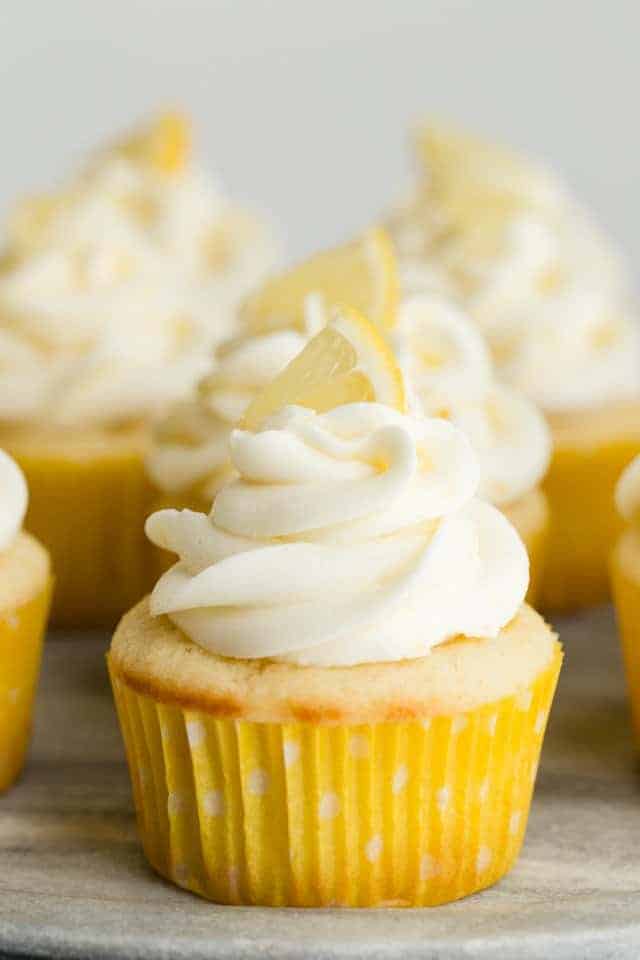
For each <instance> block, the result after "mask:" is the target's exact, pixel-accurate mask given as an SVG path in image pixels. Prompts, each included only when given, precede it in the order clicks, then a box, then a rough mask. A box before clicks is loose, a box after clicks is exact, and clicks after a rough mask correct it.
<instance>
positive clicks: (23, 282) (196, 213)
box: [0, 115, 272, 626]
mask: <svg viewBox="0 0 640 960" xmlns="http://www.w3.org/2000/svg"><path fill="white" fill-rule="evenodd" d="M271 260H272V243H271V239H270V237H269V236H268V234H267V231H266V230H265V229H264V228H263V227H262V226H261V225H259V224H258V223H256V222H255V221H253V220H252V219H251V218H249V217H247V216H246V214H244V213H242V212H241V211H238V210H237V209H236V208H235V207H233V206H232V205H231V204H230V203H229V202H228V201H227V200H226V198H225V197H224V196H223V195H222V194H221V192H220V191H219V190H218V188H217V187H216V186H215V185H214V184H213V183H211V182H210V180H209V179H208V178H207V177H206V176H205V175H204V173H203V172H202V171H200V170H199V169H198V168H197V167H195V166H194V165H192V164H191V162H190V157H189V130H188V126H187V124H186V122H185V121H184V120H183V119H182V118H181V117H179V116H175V115H165V116H163V117H160V118H159V119H158V120H157V121H156V122H154V123H153V124H151V125H150V127H149V129H147V130H144V131H142V132H140V133H137V134H134V135H133V136H131V137H130V138H128V139H126V140H123V141H121V142H118V143H116V144H114V145H112V146H110V147H108V148H106V149H104V150H102V151H101V152H100V153H99V154H98V155H96V156H95V157H93V158H92V159H91V161H90V162H89V163H88V164H87V165H86V166H85V167H84V168H83V169H82V170H81V171H80V172H79V173H78V174H77V176H76V177H75V178H74V179H73V180H71V181H70V182H69V183H67V184H65V185H64V186H62V187H61V188H60V189H59V190H58V191H57V192H56V193H55V194H51V195H49V196H41V197H35V198H31V199H29V200H26V201H25V202H23V203H22V204H21V205H19V206H18V208H17V210H16V212H15V214H14V216H13V218H12V219H11V220H10V221H9V224H8V228H7V237H6V245H5V252H4V255H3V257H2V259H1V260H0V365H2V368H3V371H4V373H3V376H2V378H0V443H1V444H2V445H3V446H4V447H5V449H7V450H8V451H9V452H10V453H11V454H12V455H13V456H14V457H15V459H16V460H17V461H18V462H19V463H20V465H21V467H22V469H23V470H24V472H25V474H26V476H27V481H28V483H29V488H30V494H31V497H30V507H29V512H28V514H27V519H26V525H27V529H29V530H31V531H32V532H33V533H34V534H35V535H36V536H38V537H39V539H41V540H42V542H43V543H44V544H45V545H46V546H47V547H48V548H49V549H50V551H51V553H52V557H53V563H54V567H55V570H56V582H57V589H56V595H55V601H54V610H53V615H54V620H55V622H56V623H57V624H65V625H71V626H94V625H99V624H102V623H108V622H113V621H114V620H115V619H116V618H117V616H118V615H119V614H121V613H122V612H123V610H125V609H127V607H128V606H130V605H131V604H132V603H133V602H135V600H137V599H139V598H140V597H141V596H142V595H143V593H144V592H145V589H146V587H147V585H148V573H147V566H148V553H149V551H148V549H147V547H146V545H145V540H144V536H143V532H142V531H143V523H144V519H145V517H146V516H147V514H148V512H149V508H150V496H151V488H150V485H149V483H148V480H147V478H146V475H145V469H144V457H145V454H146V451H147V447H148V443H149V438H150V432H151V427H152V424H153V423H154V422H155V420H156V419H157V418H158V417H160V416H162V415H163V414H164V412H165V411H166V410H167V409H168V407H169V406H170V405H171V404H172V403H174V402H176V401H178V400H180V399H181V398H182V397H184V396H186V395H188V394H189V392H190V391H191V390H192V388H193V385H194V384H195V382H196V381H197V380H198V378H199V377H201V376H202V375H203V374H204V372H205V371H206V370H207V369H208V368H209V360H208V356H209V354H210V351H211V349H212V347H213V346H214V345H215V343H217V342H218V341H219V340H221V339H224V338H225V337H226V336H228V335H229V332H230V330H231V328H232V321H233V317H234V311H235V306H236V304H237V302H238V300H239V298H240V297H241V296H242V295H244V294H245V293H246V292H247V291H248V289H249V288H250V287H251V285H252V284H253V283H254V282H255V281H257V280H258V279H259V278H260V277H261V276H262V275H263V273H264V272H265V270H266V268H267V267H268V265H269V264H270V262H271ZM114 516H118V517H119V521H118V524H117V525H116V524H115V523H114V522H113V517H114ZM107 583H108V584H109V589H108V590H107V589H105V584H107Z"/></svg>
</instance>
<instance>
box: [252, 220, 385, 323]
mask: <svg viewBox="0 0 640 960" xmlns="http://www.w3.org/2000/svg"><path fill="white" fill-rule="evenodd" d="M309 294H315V295H317V296H318V297H319V298H320V300H321V301H322V304H323V306H324V307H325V309H328V310H331V309H332V308H333V307H336V306H339V305H340V304H342V303H348V304H349V305H350V306H352V307H354V309H356V310H358V311H360V313H362V314H364V316H366V317H368V318H369V320H370V321H371V322H372V323H373V324H375V325H376V326H378V327H380V328H382V329H389V328H390V327H392V326H393V324H394V322H395V315H396V307H397V303H398V275H397V268H396V261H395V256H394V253H393V248H392V246H391V241H390V240H389V238H388V236H387V234H386V233H385V231H384V230H382V229H381V228H379V227H373V228H371V229H370V230H367V231H366V232H365V233H364V234H362V236H361V237H358V238H357V239H356V240H352V241H351V242H350V243H346V244H344V245H343V246H340V247H334V248H333V249H331V250H325V251H323V252H322V253H318V254H316V255H315V256H313V257H311V258H309V259H308V260H305V261H304V262H303V263H300V264H298V265H297V266H295V267H293V268H292V269H290V270H287V271H286V272H285V273H282V274H280V275H278V276H275V277H273V278H271V279H270V280H268V281H267V282H266V283H264V284H263V285H262V286H261V287H260V288H259V289H258V290H256V292H255V293H254V294H252V295H251V296H250V297H249V298H248V299H247V300H246V301H245V304H244V306H243V309H242V319H243V320H244V321H245V323H246V324H247V326H248V328H249V330H250V331H252V332H253V333H257V334H259V333H266V332H268V331H269V330H274V329H278V328H281V327H294V328H297V329H302V328H303V327H304V317H305V302H306V300H307V297H308V296H309Z"/></svg>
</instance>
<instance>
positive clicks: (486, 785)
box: [478, 777, 489, 803]
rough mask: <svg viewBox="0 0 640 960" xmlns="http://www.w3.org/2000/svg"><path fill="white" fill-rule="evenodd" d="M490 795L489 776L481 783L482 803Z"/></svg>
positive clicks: (480, 797) (480, 798)
mask: <svg viewBox="0 0 640 960" xmlns="http://www.w3.org/2000/svg"><path fill="white" fill-rule="evenodd" d="M488 796H489V778H488V777H485V779H484V780H483V781H482V783H481V784H480V789H479V790H478V798H479V800H480V802H481V803H484V801H485V800H486V799H487V797H488Z"/></svg>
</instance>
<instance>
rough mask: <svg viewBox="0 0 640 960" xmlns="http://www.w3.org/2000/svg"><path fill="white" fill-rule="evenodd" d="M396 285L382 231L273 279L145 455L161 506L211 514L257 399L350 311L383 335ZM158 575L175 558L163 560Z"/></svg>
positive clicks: (393, 305) (392, 315)
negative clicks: (331, 314) (232, 444)
mask: <svg viewBox="0 0 640 960" xmlns="http://www.w3.org/2000/svg"><path fill="white" fill-rule="evenodd" d="M397 293H398V278H397V272H396V263H395V258H394V256H393V252H392V248H391V245H390V242H389V239H388V237H387V235H386V233H385V232H384V231H383V230H380V229H378V228H374V229H371V230H368V231H366V232H365V233H364V234H363V235H362V236H361V237H358V238H356V239H355V240H352V241H350V242H349V243H347V244H345V245H343V246H340V247H335V248H332V249H330V250H326V251H323V252H322V253H319V254H316V255H315V256H313V257H311V258H310V259H308V260H305V261H303V262H302V263H300V264H298V265H296V266H294V267H293V268H291V269H289V270H287V271H285V272H283V273H282V274H279V275H277V276H275V277H272V278H270V279H268V280H267V281H266V282H264V283H263V284H261V285H260V286H259V287H258V288H257V289H256V291H255V292H254V293H253V294H252V295H251V296H250V297H249V298H248V299H247V300H246V301H245V303H244V304H243V306H242V309H241V318H240V320H239V330H238V332H237V335H236V336H235V337H234V338H232V339H230V340H229V341H227V342H226V343H224V344H222V345H221V346H220V347H219V348H218V349H217V351H216V353H215V357H214V364H213V370H212V371H211V372H210V373H209V374H207V375H206V376H205V377H204V378H203V379H202V380H201V381H200V383H199V385H198V390H197V394H196V396H195V397H194V398H193V399H191V400H189V401H187V402H184V403H180V404H177V405H176V406H175V407H174V408H173V409H172V410H171V411H170V413H169V414H168V415H167V417H165V418H163V419H162V420H161V421H160V422H159V423H158V424H157V425H156V428H155V430H154V433H153V441H152V444H151V448H150V450H149V454H148V457H147V471H148V475H149V478H150V480H151V482H152V484H153V486H154V488H155V490H156V491H157V496H156V498H155V506H156V508H158V509H160V508H161V507H163V506H165V507H166V506H172V507H193V508H194V509H197V510H204V511H205V512H206V511H208V510H209V508H210V506H211V503H212V501H213V498H214V496H215V494H216V492H217V491H218V490H219V489H220V487H221V486H222V485H223V484H224V483H226V482H227V481H228V480H229V478H230V477H231V476H232V472H233V471H232V466H231V462H230V459H229V436H230V434H231V430H232V429H233V427H234V426H235V425H236V424H237V423H238V422H239V420H240V419H241V417H242V415H243V414H244V412H245V411H246V409H247V407H248V405H249V404H250V403H251V401H252V400H253V399H254V397H255V396H256V395H257V394H258V393H260V391H261V390H262V389H263V388H264V387H265V386H266V385H267V384H268V383H269V382H270V381H271V380H273V379H274V377H275V376H276V375H277V374H279V373H280V371H281V370H283V369H284V368H285V367H286V366H287V364H288V363H289V362H290V361H291V360H293V358H294V357H296V356H297V355H298V354H299V353H300V351H301V350H302V349H303V348H304V346H305V345H306V344H307V343H308V342H309V340H310V339H311V338H312V337H313V336H314V335H315V334H316V333H318V332H319V331H320V330H321V329H322V328H323V327H324V325H325V324H326V321H327V316H328V311H329V310H330V309H331V308H332V307H335V306H336V305H338V304H350V305H352V306H353V307H355V308H356V309H359V310H360V311H362V312H363V313H365V314H366V315H367V316H369V317H371V318H372V320H373V322H374V323H375V324H376V326H377V327H378V328H380V329H382V330H387V329H390V328H391V326H392V325H393V323H394V322H395V318H396V308H397ZM156 561H157V569H158V572H161V570H163V569H166V567H167V566H168V565H170V564H171V563H172V562H173V560H172V558H171V556H170V555H169V554H164V553H162V554H161V555H158V556H157V557H156Z"/></svg>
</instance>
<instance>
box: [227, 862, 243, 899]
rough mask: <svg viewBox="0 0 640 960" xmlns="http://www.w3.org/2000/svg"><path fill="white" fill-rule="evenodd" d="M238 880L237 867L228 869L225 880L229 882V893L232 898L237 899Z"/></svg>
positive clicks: (238, 872)
mask: <svg viewBox="0 0 640 960" xmlns="http://www.w3.org/2000/svg"><path fill="white" fill-rule="evenodd" d="M239 878H240V871H239V870H238V868H237V867H229V870H228V871H227V880H228V881H229V893H230V894H231V896H232V897H236V898H237V897H238V881H239Z"/></svg>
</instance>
